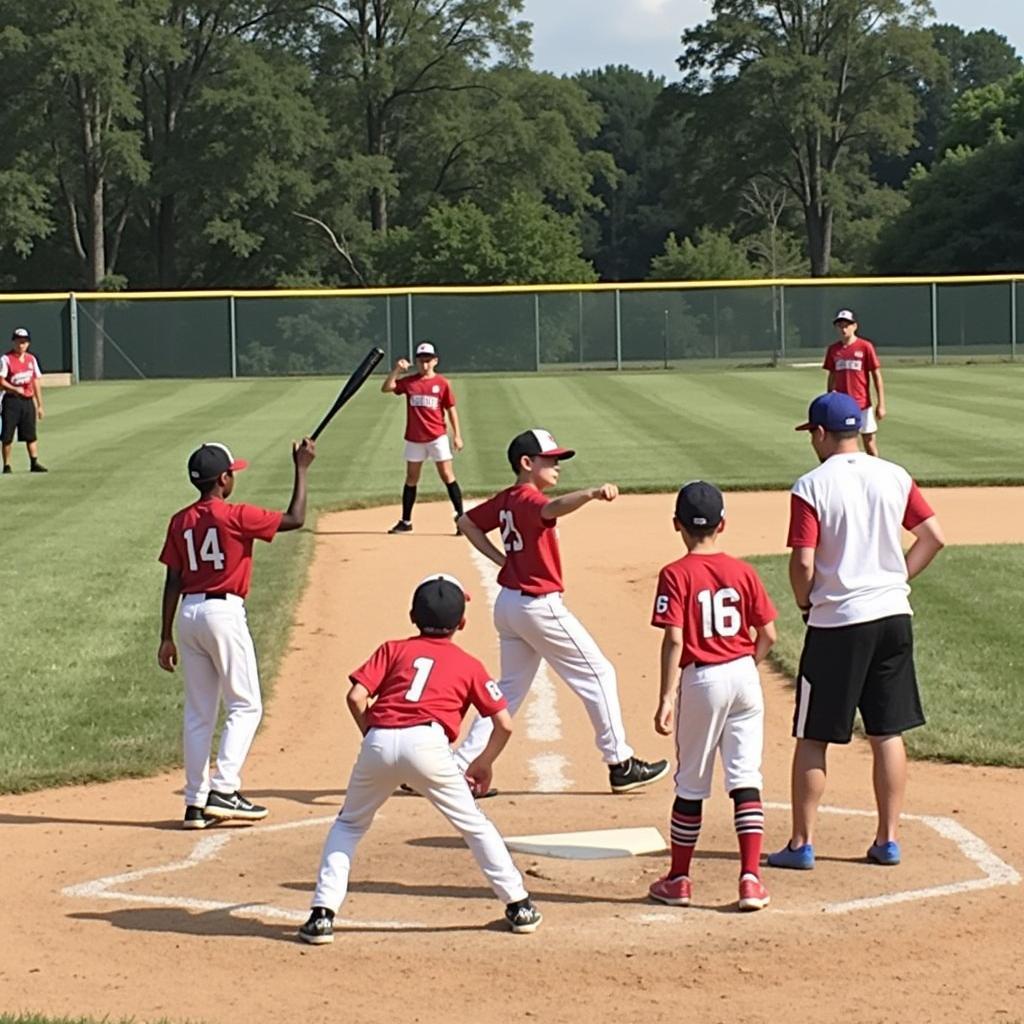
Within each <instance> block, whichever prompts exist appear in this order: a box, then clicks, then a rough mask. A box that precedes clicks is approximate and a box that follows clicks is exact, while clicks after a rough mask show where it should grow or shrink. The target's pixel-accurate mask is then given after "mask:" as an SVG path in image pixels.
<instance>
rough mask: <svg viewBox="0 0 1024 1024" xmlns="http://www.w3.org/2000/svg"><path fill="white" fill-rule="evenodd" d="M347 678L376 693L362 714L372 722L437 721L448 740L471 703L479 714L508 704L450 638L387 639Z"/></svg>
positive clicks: (400, 725) (402, 725)
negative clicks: (374, 698) (371, 702)
mask: <svg viewBox="0 0 1024 1024" xmlns="http://www.w3.org/2000/svg"><path fill="white" fill-rule="evenodd" d="M349 678H350V679H351V680H352V682H353V683H359V684H360V685H361V686H365V687H366V689H367V690H368V691H369V692H370V694H371V696H375V697H376V698H377V699H376V700H375V701H374V703H373V704H372V705H371V707H370V709H369V710H368V711H367V713H366V721H367V724H368V725H370V726H371V727H372V726H377V727H378V728H381V729H408V728H409V727H410V726H413V725H427V724H429V723H430V722H437V723H438V724H439V725H440V726H441V727H442V728H443V729H444V731H445V732H446V733H447V735H448V739H449V741H450V742H452V743H454V742H455V740H456V739H457V738H458V735H459V728H460V727H461V725H462V719H463V718H464V717H465V714H466V712H467V711H468V710H469V708H470V705H472V706H473V707H475V708H476V709H477V711H478V712H479V713H480V715H481V717H483V718H490V717H491V715H495V714H497V713H498V712H499V711H501V710H503V709H504V708H505V707H507V705H506V703H505V698H504V697H503V696H502V693H501V690H499V689H498V684H497V683H496V682H494V680H493V679H492V678H491V676H490V673H489V672H488V671H487V669H485V668H484V666H483V665H482V664H481V663H480V662H479V661H477V659H476V658H474V657H473V656H472V655H470V654H467V653H466V652H465V651H464V650H463V649H462V648H461V647H459V646H458V645H457V644H455V643H453V642H452V640H451V637H433V636H413V637H409V638H408V639H407V640H389V641H388V642H387V643H384V644H381V645H380V647H378V648H377V650H375V651H374V652H373V654H372V655H371V656H370V658H369V660H368V661H366V662H365V663H364V664H362V665H360V666H359V668H357V669H356V670H355V671H354V672H353V673H352V674H351V676H349Z"/></svg>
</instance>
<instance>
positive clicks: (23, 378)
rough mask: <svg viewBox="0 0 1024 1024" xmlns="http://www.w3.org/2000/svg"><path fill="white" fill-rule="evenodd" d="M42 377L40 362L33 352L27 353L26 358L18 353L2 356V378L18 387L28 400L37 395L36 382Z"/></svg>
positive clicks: (0, 360) (0, 374) (0, 369)
mask: <svg viewBox="0 0 1024 1024" xmlns="http://www.w3.org/2000/svg"><path fill="white" fill-rule="evenodd" d="M42 375H43V374H42V372H41V371H40V369H39V362H38V360H37V359H36V357H35V356H34V355H32V353H31V352H26V353H25V355H24V356H19V355H18V353H17V352H8V353H7V355H5V356H0V377H3V378H4V379H5V380H6V381H7V383H8V384H13V385H14V386H15V387H17V388H18V389H19V391H20V392H21V394H23V395H24V396H25V397H26V398H31V397H32V396H33V395H34V394H35V393H36V386H35V385H36V381H37V380H38V379H39V378H40V377H42Z"/></svg>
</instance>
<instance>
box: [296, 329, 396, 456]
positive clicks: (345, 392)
mask: <svg viewBox="0 0 1024 1024" xmlns="http://www.w3.org/2000/svg"><path fill="white" fill-rule="evenodd" d="M383 358H384V350H383V349H380V348H371V349H370V351H369V352H367V353H366V356H365V357H364V358H363V361H362V362H361V363H360V364H359V365H358V366H357V367H356V368H355V370H353V371H352V376H351V377H349V379H348V380H347V381H345V386H344V387H343V388H342V389H341V391H339V392H338V397H337V398H336V399H335V400H334V405H332V406H331V407H330V409H328V410H327V414H326V415H325V416H324V418H323V419H322V420H321V421H320V422H319V423H318V424H317V428H316V430H314V431H313V433H312V434H310V435H309V436H310V437H311V438H312V439H313V440H314V441H315V440H316V439H317V438H318V437H319V436H320V435H321V434H322V433H323V430H324V428H325V427H326V426H327V424H328V423H330V422H331V420H333V419H334V417H335V415H336V414H337V412H338V410H339V409H340V408H341V407H342V406H343V405H344V404H345V403H346V402H347V401H348V400H349V399H350V398H351V397H352V396H353V395H354V394H355V393H356V392H357V391H358V390H359V389H360V388H361V387H362V386H363V385H364V384H365V383H366V378H367V377H369V376H370V374H371V373H373V370H374V367H375V366H376V365H377V364H378V363H379V362H380V361H381V360H382V359H383Z"/></svg>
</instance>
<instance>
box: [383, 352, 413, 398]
mask: <svg viewBox="0 0 1024 1024" xmlns="http://www.w3.org/2000/svg"><path fill="white" fill-rule="evenodd" d="M408 369H409V360H408V359H396V360H395V365H394V366H393V367H391V372H390V373H389V374H388V375H387V376H386V377H385V378H384V383H383V384H381V386H380V390H381V392H382V393H383V394H385V395H391V394H394V392H395V385H396V384H397V383H398V378H399V377H400V376H401V375H402V374H403V373H405V371H406V370H408Z"/></svg>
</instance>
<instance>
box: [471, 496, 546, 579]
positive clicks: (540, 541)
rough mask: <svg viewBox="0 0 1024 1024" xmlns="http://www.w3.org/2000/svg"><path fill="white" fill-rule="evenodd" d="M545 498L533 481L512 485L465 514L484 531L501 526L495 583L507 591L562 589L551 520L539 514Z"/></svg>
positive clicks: (544, 503) (487, 531)
mask: <svg viewBox="0 0 1024 1024" xmlns="http://www.w3.org/2000/svg"><path fill="white" fill-rule="evenodd" d="M548 500H549V499H548V498H546V497H544V495H543V493H542V492H541V491H539V490H537V488H536V487H534V486H533V484H516V485H515V486H514V487H509V488H508V489H507V490H504V491H501V492H500V493H499V494H496V495H495V496H494V497H493V498H491V499H490V500H489V501H485V502H484V503H483V504H482V505H477V506H476V508H474V509H470V511H469V513H468V514H469V518H470V519H472V520H473V522H474V523H476V525H477V526H479V527H480V529H481V530H483V531H484V532H485V533H489V532H490V531H491V530H496V529H498V528H499V527H500V528H501V543H502V545H503V547H504V548H505V564H504V565H503V566H502V567H501V571H500V572H499V573H498V582H499V583H500V584H501V585H502V586H503V587H508V589H509V590H521V591H522V592H523V593H524V594H533V595H535V596H540V595H541V594H555V593H561V591H562V590H563V589H564V587H563V586H562V558H561V556H560V555H559V553H558V530H557V529H556V526H555V520H554V519H545V518H544V517H543V516H542V515H541V510H542V509H543V508H544V506H545V505H547V503H548Z"/></svg>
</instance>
